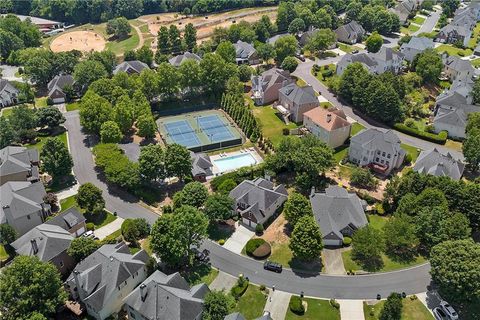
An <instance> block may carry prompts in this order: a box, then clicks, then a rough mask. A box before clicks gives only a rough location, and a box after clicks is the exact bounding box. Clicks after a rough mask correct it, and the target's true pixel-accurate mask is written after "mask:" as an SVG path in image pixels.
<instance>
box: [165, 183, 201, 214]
mask: <svg viewBox="0 0 480 320" xmlns="http://www.w3.org/2000/svg"><path fill="white" fill-rule="evenodd" d="M207 197H208V189H207V187H205V186H204V185H203V184H202V183H200V182H198V181H194V182H189V183H187V184H186V185H185V187H184V188H183V190H182V191H179V192H177V193H175V195H174V197H173V205H174V207H175V208H180V207H181V206H183V205H188V206H192V207H194V208H200V207H202V206H203V205H204V204H205V201H206V200H207Z"/></svg>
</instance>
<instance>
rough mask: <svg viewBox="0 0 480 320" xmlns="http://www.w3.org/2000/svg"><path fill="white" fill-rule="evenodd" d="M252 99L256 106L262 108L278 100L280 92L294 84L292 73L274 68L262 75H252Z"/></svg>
mask: <svg viewBox="0 0 480 320" xmlns="http://www.w3.org/2000/svg"><path fill="white" fill-rule="evenodd" d="M251 80H252V99H253V101H254V102H255V105H257V106H262V105H266V104H270V103H272V102H274V101H276V100H278V91H279V90H280V88H282V87H283V86H285V85H287V84H289V83H292V82H293V79H292V78H291V77H290V72H288V71H285V70H282V69H278V68H272V69H269V70H267V71H264V72H263V73H262V74H261V75H259V76H255V75H252V79H251Z"/></svg>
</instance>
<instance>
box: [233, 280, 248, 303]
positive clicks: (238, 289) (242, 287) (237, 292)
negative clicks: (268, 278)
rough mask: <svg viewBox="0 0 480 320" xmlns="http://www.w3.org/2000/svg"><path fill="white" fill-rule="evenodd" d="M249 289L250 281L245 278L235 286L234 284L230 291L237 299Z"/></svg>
mask: <svg viewBox="0 0 480 320" xmlns="http://www.w3.org/2000/svg"><path fill="white" fill-rule="evenodd" d="M247 289H248V281H247V280H244V281H243V282H242V283H240V282H237V284H235V286H233V287H232V289H231V290H230V293H231V294H232V296H233V297H234V298H235V299H238V298H240V297H241V296H242V295H243V294H244V293H245V291H247Z"/></svg>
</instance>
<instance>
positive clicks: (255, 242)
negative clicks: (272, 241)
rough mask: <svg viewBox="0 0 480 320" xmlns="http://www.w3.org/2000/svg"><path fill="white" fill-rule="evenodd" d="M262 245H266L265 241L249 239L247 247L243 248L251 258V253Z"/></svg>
mask: <svg viewBox="0 0 480 320" xmlns="http://www.w3.org/2000/svg"><path fill="white" fill-rule="evenodd" d="M264 243H266V241H265V240H263V239H260V238H255V239H250V240H248V242H247V245H246V246H245V252H246V253H247V254H248V255H249V256H252V255H253V252H254V251H255V250H257V248H258V247H260V246H261V245H262V244H264Z"/></svg>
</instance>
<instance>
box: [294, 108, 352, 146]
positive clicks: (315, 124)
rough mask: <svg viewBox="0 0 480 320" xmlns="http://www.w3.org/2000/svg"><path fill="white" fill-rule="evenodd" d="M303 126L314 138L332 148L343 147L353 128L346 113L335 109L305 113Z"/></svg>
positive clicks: (315, 109) (322, 109) (316, 109)
mask: <svg viewBox="0 0 480 320" xmlns="http://www.w3.org/2000/svg"><path fill="white" fill-rule="evenodd" d="M303 124H304V126H305V128H307V129H308V130H309V131H310V132H311V133H312V134H313V135H314V136H316V137H317V138H318V139H320V140H322V141H323V142H325V143H326V144H327V145H328V146H330V147H332V148H337V147H339V146H341V145H343V144H344V143H345V141H346V140H347V139H348V138H349V137H350V130H351V128H352V125H351V124H350V122H348V121H347V116H346V115H345V113H344V112H343V111H342V110H339V109H337V108H335V107H331V108H329V109H324V108H322V107H317V108H313V109H312V110H310V111H307V112H305V113H304V114H303Z"/></svg>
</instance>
